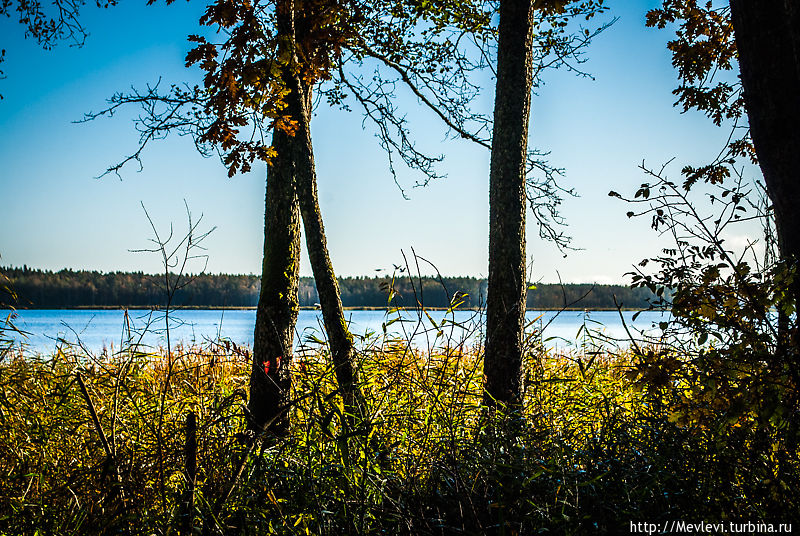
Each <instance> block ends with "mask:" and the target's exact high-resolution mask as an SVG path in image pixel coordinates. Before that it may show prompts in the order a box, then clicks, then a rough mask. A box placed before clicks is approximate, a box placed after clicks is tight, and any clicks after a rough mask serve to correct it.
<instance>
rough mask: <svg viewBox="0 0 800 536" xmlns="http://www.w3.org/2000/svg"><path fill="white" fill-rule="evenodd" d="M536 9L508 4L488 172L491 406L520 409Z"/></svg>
mask: <svg viewBox="0 0 800 536" xmlns="http://www.w3.org/2000/svg"><path fill="white" fill-rule="evenodd" d="M532 46H533V2H532V0H501V1H500V26H499V39H498V45H497V90H496V93H495V104H494V132H493V135H492V156H491V164H490V170H489V282H488V285H489V286H488V290H487V297H486V351H485V355H484V365H483V370H484V377H485V382H486V383H485V387H484V404H486V405H488V406H494V405H495V403H496V402H500V403H503V404H518V403H520V402H521V395H522V392H521V374H522V332H523V327H524V321H525V298H526V283H525V210H526V197H525V161H526V156H527V151H528V119H529V117H530V102H531V83H532V74H533V68H532V63H533V55H532V54H533V52H532Z"/></svg>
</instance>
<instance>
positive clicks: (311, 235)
mask: <svg viewBox="0 0 800 536" xmlns="http://www.w3.org/2000/svg"><path fill="white" fill-rule="evenodd" d="M289 101H290V104H289V106H290V108H291V109H293V110H296V113H294V112H293V116H296V117H297V118H298V119H299V128H298V130H297V133H296V134H295V144H294V149H295V153H294V154H295V162H296V180H297V196H298V201H299V205H300V213H301V215H302V217H303V229H304V230H305V236H306V249H307V250H308V257H309V261H310V262H311V270H312V273H313V274H314V281H315V282H316V285H317V293H318V295H319V302H320V307H321V308H322V319H323V322H324V324H325V332H326V333H327V335H328V344H329V345H330V350H331V359H332V361H333V365H334V370H335V373H336V380H337V382H338V384H339V389H340V391H341V393H342V398H343V401H344V408H345V411H346V413H347V414H348V415H350V417H351V419H350V421H351V422H353V420H354V419H353V418H355V417H357V416H358V414H359V413H360V412H361V411H362V409H363V408H362V403H363V398H362V397H361V396H360V392H359V390H358V387H357V382H356V373H355V357H356V352H355V346H354V344H353V336H352V335H351V334H350V330H349V329H348V327H347V321H346V320H345V317H344V309H343V307H342V299H341V293H340V292H339V282H338V281H337V279H336V274H335V273H334V271H333V264H332V263H331V259H330V255H329V254H328V245H327V240H326V238H325V226H324V225H323V222H322V212H321V211H320V207H319V196H318V194H317V175H316V169H315V166H314V152H313V145H312V141H311V127H310V115H311V114H310V110H311V91H310V89H308V88H305V87H301V84H300V82H299V81H298V80H297V79H296V78H295V79H294V83H293V86H292V95H290V97H289Z"/></svg>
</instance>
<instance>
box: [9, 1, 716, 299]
mask: <svg viewBox="0 0 800 536" xmlns="http://www.w3.org/2000/svg"><path fill="white" fill-rule="evenodd" d="M143 4H144V2H141V3H135V2H125V3H124V5H122V6H119V7H116V8H113V9H108V10H95V9H87V10H86V17H85V22H86V27H87V28H88V30H89V31H90V33H91V35H90V37H89V38H88V40H87V41H86V44H85V46H84V47H83V48H75V47H69V46H66V45H60V46H58V47H56V48H55V49H53V50H50V51H42V50H41V49H40V48H38V47H37V46H36V44H35V43H34V42H31V41H28V40H25V39H23V34H22V29H21V28H20V27H18V26H19V25H18V24H15V23H14V22H13V21H11V20H5V21H0V35H3V36H4V37H3V42H2V43H0V45H2V47H3V48H5V49H7V53H6V57H7V60H6V62H5V63H4V64H2V69H3V71H5V74H6V76H7V78H6V79H5V80H0V93H2V94H3V96H4V100H2V101H0V188H1V189H2V192H3V208H4V210H3V212H4V218H3V224H2V226H0V264H2V265H17V266H19V265H22V264H27V265H28V266H32V267H38V268H46V269H53V270H58V269H61V268H64V267H71V268H74V269H97V270H103V271H112V270H142V271H145V272H153V271H158V270H159V259H158V258H157V257H156V256H155V255H148V254H142V253H132V252H131V251H130V250H132V249H138V248H142V247H147V245H148V238H150V237H151V231H150V230H149V225H148V223H147V220H146V218H145V216H144V213H143V211H142V208H141V204H144V205H145V206H146V208H147V210H148V212H149V213H150V215H151V216H152V218H153V220H154V221H155V223H156V225H157V226H158V227H159V228H160V229H161V230H162V231H166V230H168V228H169V226H170V224H171V223H172V224H174V226H175V229H176V232H180V230H181V229H184V228H185V226H186V218H185V213H184V200H186V203H187V204H188V205H189V207H190V209H191V211H192V212H193V214H194V216H195V218H197V217H199V216H200V215H201V214H202V215H203V224H202V225H201V228H204V229H209V228H211V227H216V230H215V231H214V232H213V233H212V234H211V236H210V237H209V238H208V239H207V241H206V246H207V254H208V255H209V262H208V270H209V271H211V272H227V273H258V272H259V271H260V262H261V252H262V245H263V234H262V233H263V210H264V185H265V183H264V173H265V172H264V166H263V165H262V166H257V167H256V168H255V170H254V171H253V172H251V173H248V174H245V175H239V176H236V177H234V178H232V179H228V178H227V177H226V174H225V170H224V169H223V168H222V166H221V165H220V164H219V162H218V161H217V160H215V159H204V158H202V157H200V156H199V155H198V154H197V153H196V152H195V150H194V146H193V144H192V142H191V140H189V139H187V138H179V137H176V136H173V137H170V138H168V139H166V140H163V141H160V142H158V143H157V144H153V145H152V146H151V147H150V148H149V149H148V150H147V151H146V152H145V154H144V156H143V163H144V169H143V170H142V171H141V172H137V171H136V168H135V166H132V167H130V168H128V169H127V170H126V171H124V172H123V174H122V180H119V179H117V178H116V177H113V176H106V177H104V178H102V179H96V178H95V177H97V176H98V175H100V174H101V173H102V172H103V170H105V169H106V167H107V166H108V165H110V164H113V163H115V162H117V161H118V160H120V159H121V158H122V157H124V156H125V155H126V154H128V153H130V152H131V151H132V150H133V149H135V147H136V143H137V139H138V137H137V134H136V132H135V131H134V129H133V126H132V123H131V118H132V117H133V115H134V114H135V110H131V111H130V112H124V113H120V114H117V115H116V116H115V117H113V118H110V119H100V120H97V121H94V122H90V123H86V124H74V123H73V122H72V121H74V120H77V119H80V118H81V117H82V116H83V114H84V113H85V112H88V111H90V110H98V109H100V108H102V107H103V105H104V103H105V99H106V98H107V97H109V96H110V95H112V94H113V93H114V92H115V91H125V90H126V89H128V88H129V87H130V86H132V85H135V86H137V87H144V85H145V84H147V83H148V82H150V83H152V82H155V81H156V80H158V78H159V77H163V79H164V81H165V82H170V81H180V80H187V79H192V77H197V76H198V75H197V73H196V72H192V71H187V70H186V69H185V68H184V67H183V63H184V61H183V59H184V56H185V54H186V52H187V50H188V49H189V45H188V43H187V42H186V39H185V37H186V35H187V34H189V33H197V32H198V30H197V26H196V20H197V18H198V16H199V14H200V12H201V11H202V7H203V6H202V3H198V2H191V3H184V2H179V3H176V4H173V5H171V6H163V5H156V6H151V7H144V5H143ZM609 5H610V7H611V13H610V16H616V17H619V20H618V22H617V23H616V24H615V25H614V26H612V27H611V28H610V29H609V30H607V31H606V32H605V33H604V34H602V35H601V36H600V37H598V38H597V40H596V41H595V43H593V45H592V47H591V49H590V50H589V52H588V60H589V61H588V62H587V63H586V64H585V66H584V67H585V68H586V69H587V70H588V71H589V72H591V73H592V74H593V75H594V77H595V79H594V80H588V79H580V78H577V77H575V76H574V75H572V74H570V73H567V72H561V71H559V72H551V73H549V74H548V75H547V76H546V78H545V81H546V84H545V85H544V86H543V87H542V88H540V89H539V90H538V92H537V95H535V96H534V98H533V104H532V118H531V125H530V138H531V145H532V146H535V147H538V148H541V149H544V150H549V151H551V155H550V159H551V162H552V163H553V164H554V165H556V166H558V167H563V168H564V169H565V170H566V175H565V177H564V178H563V179H562V183H563V184H564V186H566V187H570V188H575V189H576V190H577V192H578V193H579V195H580V197H578V198H574V199H567V200H566V201H565V204H564V205H563V211H562V212H563V215H564V216H565V218H566V220H567V222H568V224H569V227H568V228H567V232H568V233H569V234H570V235H571V236H573V238H574V245H575V246H577V247H579V248H582V249H581V250H580V251H575V252H571V253H569V254H568V256H567V257H566V258H564V257H563V256H562V254H561V253H560V252H559V251H558V250H557V249H556V248H555V247H553V246H552V245H550V244H547V243H544V242H542V241H541V240H540V239H539V238H538V234H537V232H536V229H535V228H534V227H533V225H531V226H529V229H528V236H529V239H528V255H529V259H530V262H531V274H532V277H533V279H534V280H541V281H545V282H551V281H557V280H558V279H559V277H560V278H561V279H562V280H564V281H572V282H599V283H609V282H622V281H623V274H624V273H625V272H627V271H629V270H630V267H631V265H632V264H635V263H637V262H638V261H639V260H641V259H642V258H644V257H647V256H650V255H653V254H655V253H657V252H658V249H659V247H661V246H662V245H663V244H665V242H662V241H661V240H660V239H658V238H657V237H656V236H655V235H654V234H653V232H652V231H650V229H649V227H648V222H647V221H645V220H629V219H628V218H627V217H626V216H625V213H626V211H627V210H628V207H627V206H626V205H625V204H624V203H622V202H621V201H619V200H617V199H613V198H609V197H608V196H607V194H608V191H609V190H611V189H613V190H616V191H619V192H621V193H632V192H633V191H634V190H635V188H636V186H637V185H638V184H639V183H641V182H642V181H643V180H644V178H643V176H642V174H641V172H640V171H639V170H638V169H637V166H638V165H639V164H641V163H642V161H643V160H644V161H646V162H648V163H649V164H652V165H660V164H661V163H663V162H666V161H667V160H669V159H671V158H673V157H676V164H675V165H674V166H673V167H672V168H671V169H672V172H673V173H674V174H677V172H678V170H679V168H680V166H681V165H683V164H684V163H694V164H700V163H703V162H707V161H708V160H709V159H711V158H713V156H715V155H716V153H717V152H718V151H719V149H720V147H721V146H722V144H723V143H724V141H725V139H726V134H727V131H726V130H725V129H724V128H722V129H720V128H716V127H714V126H713V125H712V124H711V122H710V121H709V120H707V119H706V118H705V117H703V116H701V115H699V114H697V113H688V114H681V113H679V110H677V109H675V108H673V106H672V103H673V101H674V97H673V95H672V94H671V90H672V89H673V88H674V87H675V85H676V75H675V73H674V71H673V69H672V66H671V65H670V57H669V53H668V51H667V50H666V48H665V44H666V41H667V40H668V39H669V38H670V35H671V32H670V31H668V30H661V31H659V30H653V29H646V28H645V27H644V14H645V12H646V11H647V9H649V8H651V7H655V6H656V5H658V2H656V1H650V0H647V1H636V2H633V1H622V0H618V1H616V2H610V3H609ZM488 89H489V91H488V93H487V94H486V95H484V96H483V97H482V98H483V99H485V102H486V103H487V104H490V103H491V99H492V94H491V93H492V91H493V88H492V87H490V88H488ZM407 103H408V105H409V106H408V112H407V113H408V115H409V117H410V118H411V119H412V121H413V122H414V124H415V125H416V126H417V128H418V132H419V133H420V138H419V139H420V144H421V145H423V144H424V146H425V147H426V148H430V150H431V151H432V152H436V153H443V154H445V155H446V160H445V163H444V165H443V166H442V170H443V171H444V172H446V174H447V177H446V178H445V179H442V180H439V181H437V182H435V183H432V184H430V185H429V186H427V187H425V188H413V185H414V183H415V182H416V180H417V179H418V177H417V176H416V175H415V174H414V173H412V172H408V171H406V170H402V169H400V170H399V171H400V174H399V181H400V183H401V185H403V186H404V187H405V188H406V193H407V194H408V195H409V197H410V199H409V200H405V199H404V198H403V196H402V194H401V192H400V190H399V189H398V187H397V186H396V185H395V183H394V182H393V180H392V178H391V176H390V174H389V172H388V168H387V165H386V157H385V155H384V153H383V152H382V150H381V149H380V147H379V145H378V142H377V140H376V139H375V137H374V132H373V131H372V130H371V128H370V127H369V126H368V125H367V126H366V128H364V127H362V117H361V115H360V114H359V113H358V112H357V111H354V112H351V113H347V112H343V111H340V110H332V109H328V108H326V107H325V105H324V104H322V105H321V106H320V107H319V109H318V110H317V111H316V115H315V118H314V119H313V122H312V132H313V139H314V150H315V156H316V163H317V173H318V179H319V190H320V198H321V208H322V211H323V216H324V218H325V225H326V231H327V234H328V245H329V248H330V251H331V256H332V259H333V263H334V268H335V270H336V272H337V273H338V274H339V275H372V274H376V273H378V272H376V270H389V271H391V269H392V267H393V265H395V264H401V263H402V262H403V256H402V253H401V251H405V252H406V254H410V253H411V248H413V249H414V251H415V252H416V253H417V254H418V255H420V256H422V257H424V258H425V259H427V260H429V261H430V262H431V263H433V264H434V265H436V267H437V268H438V269H439V271H440V272H441V273H442V274H444V275H472V276H485V275H486V271H487V256H488V253H487V252H488V238H487V237H488V168H489V155H488V152H486V151H484V150H482V149H480V148H478V147H475V146H472V145H470V144H468V143H466V142H460V141H448V140H446V139H445V136H444V131H443V130H442V129H441V128H440V127H439V125H438V124H437V123H436V120H435V118H434V117H432V116H430V114H428V113H426V112H425V111H424V110H422V109H421V108H420V107H419V106H418V105H417V103H416V102H414V101H413V100H412V99H408V100H407ZM302 273H303V275H310V268H309V266H308V262H306V260H305V258H304V262H303V265H302Z"/></svg>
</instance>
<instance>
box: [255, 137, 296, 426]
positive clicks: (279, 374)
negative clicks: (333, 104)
mask: <svg viewBox="0 0 800 536" xmlns="http://www.w3.org/2000/svg"><path fill="white" fill-rule="evenodd" d="M292 143H293V140H292V138H291V137H289V136H287V135H286V134H285V133H283V132H276V133H275V134H274V136H273V147H274V148H275V150H276V152H277V156H276V157H275V158H274V159H273V160H272V162H271V163H270V165H269V166H268V167H267V197H266V203H265V211H264V260H263V264H262V270H261V294H260V296H259V299H258V309H257V311H256V327H255V339H254V346H253V369H252V372H251V376H250V402H249V410H250V413H251V415H252V416H253V420H254V423H255V424H256V425H257V426H258V427H259V428H261V427H263V426H264V425H267V424H270V428H271V429H272V430H274V431H276V432H283V431H285V430H286V429H287V427H288V413H287V412H286V408H287V404H288V396H289V388H290V386H291V380H290V378H289V363H290V362H291V358H292V346H293V341H294V329H295V324H296V322H297V313H298V309H299V304H298V300H297V288H298V284H299V266H300V211H299V207H298V204H297V195H296V192H295V185H294V165H293V163H292V161H291V151H290V148H291V144H292Z"/></svg>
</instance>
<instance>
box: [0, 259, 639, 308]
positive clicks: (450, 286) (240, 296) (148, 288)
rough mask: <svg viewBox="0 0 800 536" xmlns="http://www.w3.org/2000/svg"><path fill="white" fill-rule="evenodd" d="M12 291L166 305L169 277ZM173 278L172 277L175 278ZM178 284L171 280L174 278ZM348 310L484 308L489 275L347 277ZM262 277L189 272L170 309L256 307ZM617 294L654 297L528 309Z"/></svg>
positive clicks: (533, 303)
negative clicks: (457, 305)
mask: <svg viewBox="0 0 800 536" xmlns="http://www.w3.org/2000/svg"><path fill="white" fill-rule="evenodd" d="M0 273H2V274H3V275H5V276H6V277H7V278H8V280H9V281H10V287H11V289H12V290H13V292H14V293H15V294H16V298H14V297H13V296H11V295H10V294H9V292H8V291H7V290H5V289H4V288H3V286H1V285H0V304H10V305H14V306H15V307H18V308H61V307H121V306H126V307H152V306H158V307H163V306H165V305H166V303H167V298H166V292H165V290H164V289H165V280H164V275H163V274H162V275H150V274H144V273H142V272H110V273H102V272H95V271H91V272H90V271H84V270H80V271H74V270H69V269H66V270H61V271H59V272H52V271H50V270H34V269H30V268H28V267H23V268H4V267H0ZM173 277H174V276H173ZM172 283H174V279H173V280H172ZM339 285H340V288H341V292H342V303H343V305H344V306H345V307H386V306H387V305H388V304H389V300H390V295H391V304H392V305H398V306H404V307H413V306H415V305H416V304H417V303H418V302H420V303H422V304H423V305H424V306H425V307H448V306H449V305H450V303H451V300H455V302H461V307H480V306H481V305H483V303H484V302H485V299H486V280H485V279H477V278H474V277H444V278H442V279H438V278H433V277H422V278H416V277H415V278H409V277H407V276H402V277H396V278H394V280H393V279H392V278H391V277H385V276H384V277H343V278H339ZM259 289H260V280H259V278H258V276H255V275H225V274H200V275H191V276H188V277H184V278H183V279H182V281H181V282H180V283H179V288H178V290H177V291H176V292H175V295H174V297H173V299H172V305H173V306H182V307H186V306H190V307H255V306H256V304H257V303H258V293H259ZM614 296H616V298H617V302H619V303H621V304H622V305H623V306H624V307H626V308H645V307H647V298H648V297H651V296H652V294H650V292H649V291H648V290H647V289H641V288H637V289H631V288H629V287H626V286H622V285H591V284H565V285H554V284H539V285H536V286H535V288H534V289H532V290H529V291H528V308H529V309H559V308H562V307H565V306H566V307H572V308H586V309H612V308H614V307H615V305H614ZM299 298H300V305H301V306H305V307H309V306H314V305H315V304H316V303H317V302H318V297H317V290H316V286H315V285H314V279H313V278H311V277H303V278H301V279H300V291H299Z"/></svg>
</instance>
